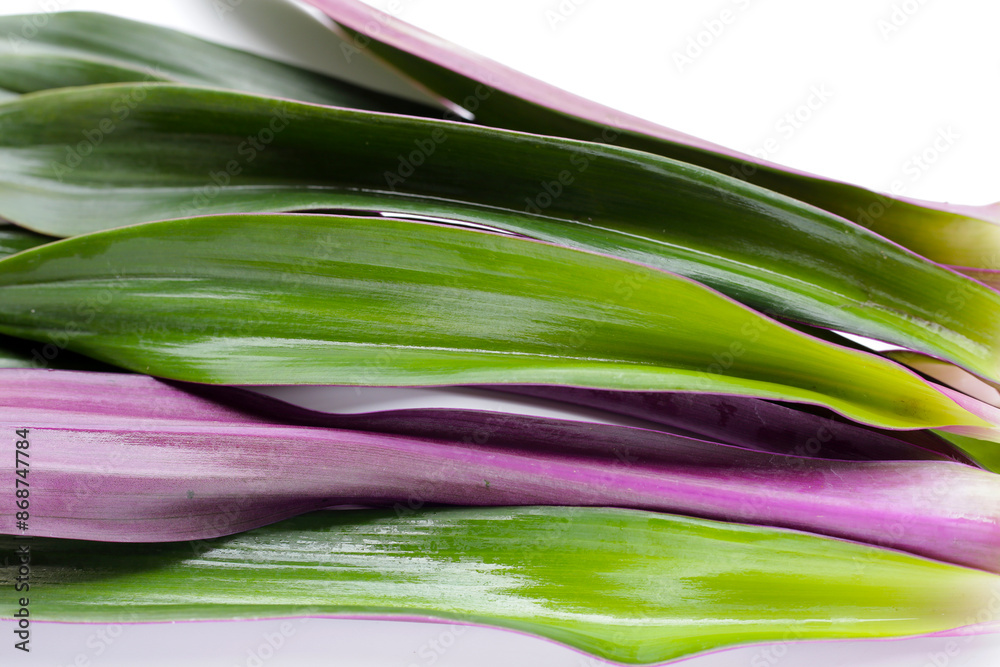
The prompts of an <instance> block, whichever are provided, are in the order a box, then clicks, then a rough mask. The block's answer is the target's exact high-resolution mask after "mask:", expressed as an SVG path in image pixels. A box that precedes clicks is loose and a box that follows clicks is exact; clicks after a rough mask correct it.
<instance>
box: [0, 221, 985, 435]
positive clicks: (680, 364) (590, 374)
mask: <svg viewBox="0 0 1000 667" xmlns="http://www.w3.org/2000/svg"><path fill="white" fill-rule="evenodd" d="M0 333H6V334H8V335H13V336H19V337H23V338H29V339H33V340H39V341H43V342H53V343H56V344H59V345H61V346H62V347H66V348H68V349H70V350H73V351H77V352H81V353H84V354H87V355H89V356H92V357H95V358H97V359H98V360H100V361H104V362H107V363H112V364H115V365H118V366H121V367H123V368H127V369H130V370H135V371H138V372H142V373H149V374H152V375H158V376H161V377H166V378H172V379H177V380H188V381H193V382H206V383H218V384H347V385H352V384H353V385H382V386H393V385H411V386H412V385H418V386H419V385H454V384H550V385H570V386H585V387H591V388H601V389H623V390H646V391H650V390H653V391H700V392H705V393H721V394H730V393H731V394H740V395H747V396H757V397H760V398H772V399H779V400H789V401H796V402H805V403H815V404H820V405H826V406H828V407H830V408H832V409H834V410H836V411H839V412H841V413H843V414H845V415H848V416H850V417H851V418H853V419H856V420H858V421H863V422H868V423H871V424H873V425H878V426H887V427H890V428H926V427H933V426H946V425H947V426H961V425H965V426H987V425H988V424H989V422H987V421H985V420H982V419H980V418H978V417H975V416H973V415H972V413H969V412H967V411H965V410H963V409H962V408H960V407H959V406H958V404H957V403H955V402H954V401H953V400H951V399H950V398H948V397H946V396H944V395H943V394H942V393H941V392H939V391H937V390H936V389H935V388H934V387H932V386H931V385H929V384H927V383H925V382H924V381H922V380H920V379H919V378H918V377H917V376H916V375H914V374H912V373H911V372H909V371H906V370H904V369H903V368H902V367H900V366H897V365H896V364H893V363H892V362H889V361H887V360H885V359H881V358H879V357H877V356H875V355H871V354H866V353H863V352H859V351H856V350H850V349H846V348H842V347H838V346H836V345H832V344H830V343H826V342H823V341H820V340H819V339H815V338H812V337H809V336H806V335H804V334H801V333H799V332H797V331H795V330H793V329H791V328H789V327H786V326H783V325H781V324H778V323H776V322H774V321H773V320H769V319H768V318H766V317H764V316H762V315H760V314H758V313H756V312H754V311H752V310H749V309H748V308H746V307H744V306H741V305H739V304H737V303H735V302H733V301H732V300H730V299H728V298H725V297H723V296H722V295H720V294H718V293H716V292H714V291H712V290H710V289H708V288H706V287H704V286H702V285H700V284H698V283H695V282H693V281H691V280H688V279H685V278H681V277H679V276H676V275H673V274H669V273H664V272H661V271H656V270H654V269H651V268H649V267H645V266H641V265H638V264H632V263H630V262H625V261H622V260H618V259H613V258H609V257H605V256H602V255H596V254H592V253H586V252H581V251H578V250H572V249H568V248H563V247H560V246H554V245H550V244H547V243H541V242H538V241H531V240H527V239H522V238H516V237H510V236H503V235H498V234H490V233H484V232H479V231H473V230H468V229H461V228H455V227H447V226H441V225H431V224H425V223H417V222H406V221H396V220H390V219H384V220H381V221H379V222H378V223H377V224H372V222H371V220H370V219H367V218H346V217H335V216H316V215H247V216H215V217H211V218H192V219H182V220H174V221H166V222H159V223H150V224H145V225H135V226H132V227H126V228H121V229H117V230H111V231H108V232H99V233H95V234H90V235H86V236H80V237H76V238H73V239H68V240H64V241H61V242H58V243H53V244H49V245H46V246H42V247H40V248H36V249H34V250H30V251H27V252H24V253H19V254H17V255H14V256H11V257H8V258H7V259H6V260H2V261H0ZM722 354H729V355H730V357H722V358H721V359H720V356H719V355H722Z"/></svg>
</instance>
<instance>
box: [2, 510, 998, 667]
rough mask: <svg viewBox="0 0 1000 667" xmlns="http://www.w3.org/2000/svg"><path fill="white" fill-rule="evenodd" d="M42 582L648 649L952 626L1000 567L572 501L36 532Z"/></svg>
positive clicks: (75, 606) (110, 613) (210, 614)
mask: <svg viewBox="0 0 1000 667" xmlns="http://www.w3.org/2000/svg"><path fill="white" fill-rule="evenodd" d="M13 546H14V542H13V540H11V539H10V538H0V548H3V549H8V548H13ZM12 571H13V569H12V568H9V569H6V570H3V572H4V574H3V576H2V577H0V585H3V586H5V587H6V586H12V585H13V576H14V575H13V574H11V572H12ZM35 585H37V586H38V589H39V590H42V591H45V597H44V600H45V604H43V605H38V606H37V608H36V607H33V608H32V618H34V619H52V620H60V621H94V622H116V621H123V620H131V621H169V620H177V619H191V618H259V617H276V616H348V617H375V618H411V619H412V618H421V619H439V620H446V621H457V622H461V623H479V624H485V625H492V626H497V627H502V628H509V629H512V630H518V631H522V632H528V633H531V634H535V635H540V636H542V637H547V638H550V639H553V640H556V641H558V642H562V643H564V644H568V645H569V646H573V647H576V648H578V649H581V650H584V651H587V652H590V653H592V654H595V655H598V656H601V657H603V658H607V659H611V660H617V661H621V662H627V663H633V664H637V663H653V662H661V661H664V660H671V659H675V658H680V657H683V656H686V655H690V654H693V653H698V652H702V651H708V650H712V649H718V648H723V647H727V646H734V645H738V644H743V643H751V642H767V641H776V640H780V641H788V640H789V639H834V638H849V637H855V638H860V637H898V636H908V635H916V634H927V633H939V632H947V631H950V630H954V629H956V628H960V627H962V626H966V625H969V624H972V623H975V622H976V621H975V619H976V614H977V612H978V611H979V610H980V609H984V608H987V605H989V604H991V600H993V596H994V595H995V594H996V590H997V588H998V586H1000V578H998V577H997V576H996V575H991V574H987V573H985V572H981V571H978V570H970V569H964V568H960V567H957V566H952V565H944V564H941V563H938V562H935V561H929V560H923V559H920V558H917V557H913V556H909V555H905V554H901V553H897V552H893V551H888V550H882V549H877V548H873V547H866V546H862V545H858V544H855V543H851V542H843V541H838V540H834V539H829V538H820V537H817V536H814V535H809V534H804V533H796V532H791V531H784V530H777V529H768V528H754V527H748V526H741V525H736V524H723V523H716V522H712V521H705V520H698V519H687V518H681V517H675V516H670V515H662V514H651V513H647V512H639V511H630V510H615V509H584V508H558V507H555V508H522V509H510V508H498V509H441V510H422V511H416V512H413V513H404V514H403V515H402V516H397V514H396V512H393V511H370V510H369V511H338V512H319V513H315V514H311V515H307V516H303V517H300V518H297V519H293V520H290V521H287V522H284V523H281V524H277V525H274V526H270V527H267V528H262V529H258V530H255V531H252V532H249V533H245V534H242V535H238V536H235V537H229V538H224V539H218V540H212V541H207V542H198V543H184V542H182V543H173V544H158V545H123V544H96V543H87V542H76V541H70V540H66V541H57V540H48V539H35V540H33V541H32V586H33V587H34V586H35ZM11 613H12V611H4V614H5V615H8V617H9V614H11Z"/></svg>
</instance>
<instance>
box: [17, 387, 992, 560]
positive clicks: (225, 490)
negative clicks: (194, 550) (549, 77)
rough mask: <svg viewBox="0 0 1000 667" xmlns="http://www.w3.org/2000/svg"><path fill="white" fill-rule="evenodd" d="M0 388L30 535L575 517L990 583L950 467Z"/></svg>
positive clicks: (982, 514) (965, 484) (988, 499)
mask: <svg viewBox="0 0 1000 667" xmlns="http://www.w3.org/2000/svg"><path fill="white" fill-rule="evenodd" d="M81 376H82V377H81ZM0 379H2V380H3V381H4V384H3V385H2V387H3V389H0V405H3V406H4V414H5V415H9V417H4V418H3V420H0V425H2V426H3V428H4V429H5V430H7V431H9V432H14V431H15V430H17V429H18V428H23V427H25V426H26V425H28V424H30V425H31V427H30V429H29V430H30V433H29V436H30V442H31V467H30V470H31V491H32V503H31V523H30V525H31V530H30V535H32V536H46V537H70V538H77V539H92V540H101V541H116V542H155V541H174V540H191V539H205V538H211V537H218V536H221V535H228V534H232V533H236V532H240V531H243V530H247V529H250V528H256V527H259V526H262V525H266V524H268V523H272V522H274V521H277V520H280V519H284V518H287V517H291V516H295V515H297V514H301V513H303V512H306V511H310V510H315V509H322V508H324V507H328V506H330V505H343V504H361V505H368V506H372V505H376V506H378V505H393V504H395V506H396V508H397V509H404V510H405V509H407V508H411V509H412V508H413V507H420V506H422V505H424V504H451V505H477V506H483V505H487V506H496V505H575V506H598V507H630V508H636V509H647V510H660V511H666V512H674V513H679V514H686V515H694V516H702V517H706V518H712V519H722V520H729V521H732V520H736V521H742V522H750V523H754V524H760V525H769V526H781V527H786V528H797V529H800V530H808V531H809V532H813V533H819V534H824V535H831V536H835V537H842V538H848V539H853V540H857V541H860V542H866V543H869V544H877V545H879V546H883V547H891V548H895V549H900V550H903V551H907V552H910V553H915V554H919V555H923V556H926V557H930V558H937V559H939V560H943V561H947V562H951V563H956V564H960V565H965V566H969V567H978V568H982V569H987V570H991V571H1000V560H998V558H997V552H998V549H1000V476H998V475H995V474H993V473H990V472H986V471H983V470H977V469H974V468H971V467H969V466H965V465H961V464H958V463H953V462H942V461H877V462H876V461H866V462H856V461H833V460H826V459H816V458H805V457H801V456H785V455H780V454H774V453H770V452H752V451H748V450H745V449H740V448H737V447H731V446H727V445H720V444H717V443H711V442H706V441H703V440H697V439H694V438H687V437H683V436H677V435H672V434H668V433H663V432H659V431H653V430H648V429H641V428H632V427H625V426H613V425H607V424H595V423H587V422H577V421H568V420H561V419H546V418H540V417H528V416H516V415H493V414H490V413H482V412H459V413H458V414H456V413H454V412H445V413H443V414H424V415H421V417H422V419H420V420H418V421H417V423H416V424H415V426H416V427H417V430H422V431H424V432H426V431H428V430H432V431H436V432H437V433H435V435H444V436H445V439H430V438H423V437H414V435H415V434H413V433H406V431H405V430H403V429H401V430H403V434H401V435H397V434H393V435H386V434H373V433H369V432H364V431H353V430H349V429H345V428H334V429H329V428H315V427H305V426H293V425H288V424H283V423H281V422H275V421H270V420H266V419H261V420H259V421H256V420H254V419H253V418H252V417H248V415H247V414H246V413H244V412H234V411H227V410H224V409H223V408H222V406H217V405H214V404H211V403H209V402H208V401H205V400H204V399H200V398H198V397H196V396H192V395H190V394H187V393H186V392H184V391H181V390H178V389H175V388H171V387H167V386H164V385H162V384H160V383H157V382H156V381H155V380H152V379H151V378H148V377H144V376H139V375H136V376H116V375H115V374H104V373H96V374H81V373H58V372H46V371H10V370H7V371H3V370H0ZM91 396H96V397H99V399H98V400H96V401H95V400H94V399H92V398H91ZM150 403H152V404H154V405H155V407H154V408H150V407H147V406H148V405H149V404H150ZM206 404H207V405H206ZM213 413H214V416H213ZM386 417H389V416H388V415H384V416H382V418H381V419H378V418H377V416H376V420H375V421H377V422H382V423H385V421H386ZM456 417H457V418H456ZM498 417H499V419H498ZM13 419H16V420H17V421H16V422H13V421H12V420H13ZM330 421H333V422H334V423H336V422H338V421H339V422H345V421H346V422H348V423H349V422H350V421H362V422H363V420H360V419H355V420H345V419H339V420H338V419H333V418H331V419H330ZM498 422H499V424H498ZM341 425H343V424H341ZM484 431H485V432H487V433H489V434H490V435H489V437H488V438H487V439H486V440H487V441H486V442H472V441H469V438H468V437H465V438H462V437H461V435H459V437H455V435H457V434H464V435H465V436H468V435H469V434H470V433H473V434H476V433H478V434H481V433H483V432H484ZM373 461H377V462H378V465H372V462H373ZM858 497H863V498H864V499H865V502H864V504H863V505H861V506H859V505H858V503H857V502H856V499H857V498H858ZM16 513H17V508H16V507H12V508H10V509H9V510H5V511H0V532H6V533H13V532H15V530H16V523H17V522H16V520H15V519H16V517H15V514H16Z"/></svg>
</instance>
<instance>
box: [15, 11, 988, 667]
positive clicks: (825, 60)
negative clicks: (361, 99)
mask: <svg viewBox="0 0 1000 667" xmlns="http://www.w3.org/2000/svg"><path fill="white" fill-rule="evenodd" d="M370 2H371V4H375V5H376V6H380V5H379V2H378V1H377V0H370ZM398 2H399V3H400V6H401V8H402V9H401V11H398V12H396V16H397V17H398V18H401V19H403V20H406V21H409V22H412V23H415V24H417V25H419V26H421V27H423V28H425V29H427V30H430V31H431V32H434V33H436V34H439V35H441V36H443V37H445V38H448V39H450V40H452V41H455V42H458V43H460V44H462V45H464V46H467V47H469V48H472V49H475V50H477V51H479V52H480V53H483V54H485V55H488V56H490V57H493V58H494V59H497V60H500V61H502V62H504V63H505V64H508V65H510V66H513V67H515V68H518V69H521V70H522V71H525V72H527V73H530V74H532V75H534V76H537V77H539V78H542V79H545V80H546V81H549V82H551V83H554V84H557V85H560V86H562V87H565V88H567V89H569V90H571V91H573V92H575V93H578V94H580V95H584V96H587V97H590V98H592V99H595V100H597V101H600V102H603V103H605V104H608V105H611V106H615V107H617V108H619V109H622V110H624V111H627V112H630V113H633V114H635V115H639V116H643V117H645V118H648V119H650V120H654V121H657V122H659V123H662V124H665V125H668V126H670V127H673V128H674V129H678V130H681V131H684V132H687V133H690V134H694V135H697V136H701V137H703V138H705V139H709V140H711V141H714V142H717V143H721V144H725V145H728V146H731V147H733V148H736V149H739V150H743V151H747V152H757V153H760V151H762V150H763V151H764V154H763V155H764V156H765V157H767V158H769V159H772V160H774V161H777V162H781V163H784V164H788V165H791V166H795V167H798V168H802V169H807V170H810V171H813V172H816V173H819V174H822V175H826V176H831V177H836V178H840V179H843V180H847V181H851V182H854V183H858V184H861V185H865V186H867V187H870V188H875V189H881V190H886V189H888V188H889V187H890V185H891V184H892V183H893V181H896V180H902V181H903V182H904V183H905V194H907V195H909V196H912V197H920V198H926V199H937V200H942V201H953V202H959V203H967V204H978V203H990V202H993V201H995V200H997V199H998V198H1000V178H998V177H1000V167H998V165H997V162H996V160H995V157H994V156H995V155H997V153H998V151H1000V130H998V129H997V113H998V109H1000V106H998V104H997V102H998V101H1000V96H998V94H997V84H996V82H997V80H998V74H1000V40H998V39H997V36H996V31H997V26H998V25H1000V3H997V2H995V0H949V1H948V2H943V1H941V0H936V1H935V0H924V1H923V2H918V0H907V1H906V2H903V1H902V0H841V1H840V2H837V3H833V2H815V1H813V2H807V1H803V0H716V1H715V2H696V1H694V0H687V1H680V0H614V2H612V0H563V1H562V2H560V1H559V0H477V1H476V2H469V0H465V1H462V0H398ZM383 4H384V3H383ZM54 8H58V9H93V10H101V11H108V12H112V13H116V14H119V15H122V16H128V17H131V18H139V19H143V20H148V21H151V22H156V23H160V24H163V25H167V26H170V27H174V28H178V29H182V30H186V31H189V32H192V33H194V34H197V35H199V36H202V37H205V38H209V39H214V40H216V41H220V42H224V43H227V44H231V45H236V46H241V47H243V48H246V49H249V50H254V51H257V52H259V53H262V54H264V55H271V56H273V57H279V58H282V59H284V60H287V61H289V62H294V63H299V64H304V65H308V66H310V67H312V68H314V69H318V70H323V71H327V72H330V73H339V74H341V75H343V76H345V77H348V78H352V79H354V80H356V81H359V82H362V83H368V84H369V85H373V86H376V87H380V88H383V89H387V90H396V91H399V92H403V91H405V90H406V85H405V84H404V83H402V82H399V81H398V80H393V78H392V77H391V76H390V75H387V74H385V73H382V72H379V71H378V69H377V68H376V67H374V66H371V65H368V66H366V65H364V64H363V63H360V64H359V63H358V61H357V60H355V63H354V64H353V65H352V66H351V67H347V66H346V65H345V64H344V63H343V61H342V59H341V57H340V55H339V49H338V43H337V41H336V40H334V39H331V37H330V34H329V33H328V30H327V28H326V27H325V25H324V23H323V22H322V21H319V20H317V19H316V18H314V16H315V13H314V12H310V11H308V10H303V9H301V8H300V7H298V6H296V5H295V4H294V3H293V2H291V1H290V0H289V1H286V0H158V1H157V2H146V3H141V2H135V0H65V1H62V0H2V4H0V13H3V14H16V13H34V12H42V11H46V10H52V9H54ZM727 12H728V13H727ZM0 38H5V36H0ZM817 90H822V91H823V93H822V95H819V96H813V93H814V91H817ZM410 94H413V93H412V91H411V93H410ZM811 96H812V97H811ZM820 97H822V98H823V99H822V100H820ZM810 101H811V102H812V106H813V107H814V108H812V109H810V108H809V106H808V105H809V102H810ZM803 105H805V106H803ZM789 114H792V116H791V117H789ZM796 114H797V115H798V117H797V118H796ZM941 131H945V132H950V133H951V134H952V135H957V137H958V138H957V139H956V140H955V141H954V143H953V144H951V145H950V146H948V148H947V150H944V151H936V152H935V151H933V149H932V146H933V143H934V139H935V137H936V136H937V135H938V133H939V132H941ZM925 151H931V152H930V153H925ZM919 156H923V162H922V164H923V165H924V166H921V164H918V163H917V162H916V161H915V160H914V157H919ZM930 158H933V159H930ZM42 595H44V594H43V593H42ZM276 632H278V633H280V622H266V621H262V622H254V623H197V624H164V625H148V626H131V627H117V626H86V625H61V624H36V625H35V626H34V636H33V640H32V647H33V652H32V653H31V654H30V656H24V655H21V654H19V652H16V651H13V650H12V649H10V648H9V647H8V640H9V638H10V637H11V636H12V634H11V632H10V624H9V623H8V624H0V637H5V638H6V639H4V640H3V643H0V656H2V660H0V663H2V664H3V665H5V666H6V665H8V664H9V665H15V664H26V665H44V666H45V667H61V666H63V665H71V664H77V665H81V666H85V665H95V666H110V665H116V666H117V665H171V666H173V665H178V664H182V665H189V666H192V667H193V666H195V665H225V666H228V667H235V666H237V665H240V666H246V667H253V666H254V665H268V666H269V667H272V666H273V667H279V666H286V665H330V666H335V667H340V666H347V665H350V666H352V667H390V666H391V667H431V665H437V666H440V667H455V666H458V665H479V666H483V667H491V666H499V665H524V666H525V667H532V666H536V665H537V666H542V665H544V666H546V667H550V666H551V667H571V666H572V667H583V666H584V665H586V666H591V665H599V664H603V663H601V662H599V661H595V660H592V659H590V658H585V657H581V656H580V655H579V654H577V653H574V652H573V651H570V650H567V649H565V648H563V647H560V646H557V645H554V644H551V643H548V642H544V641H541V640H537V639H533V638H530V637H523V636H519V635H514V634H511V633H504V632H499V631H495V630H489V629H483V628H472V629H468V630H467V631H465V632H462V631H461V630H460V629H459V630H456V629H455V628H453V627H452V626H446V625H428V624H415V623H388V622H367V623H366V622H359V621H343V620H341V621H330V620H313V621H310V622H309V623H305V624H302V623H299V622H295V624H294V626H293V632H292V633H290V634H287V633H286V637H285V638H284V639H283V640H281V641H280V642H279V641H277V640H276V639H275V637H276V636H277V635H275V633H276ZM268 637H271V643H272V644H275V643H280V644H281V647H280V648H279V649H278V650H270V649H269V645H268V639H267V638H268ZM949 641H951V640H947V639H943V638H923V639H914V640H897V641H877V642H836V643H823V644H811V645H810V644H799V645H786V644H777V645H771V646H763V647H748V648H743V649H737V650H734V651H727V652H723V653H719V654H715V655H709V656H702V657H699V658H696V659H692V660H690V661H687V662H685V663H683V664H685V665H686V666H687V667H730V666H733V667H735V666H737V665H739V666H743V665H749V666H750V667H774V666H777V665H781V666H783V667H834V666H838V667H839V666H840V665H856V666H859V667H876V666H878V667H924V666H925V665H933V666H934V667H946V666H947V667H952V666H959V665H964V666H966V667H973V666H975V667H995V666H996V665H997V664H1000V635H991V636H983V637H977V638H972V639H969V640H966V639H961V640H958V642H957V643H956V644H955V645H954V646H952V645H949ZM955 647H957V648H958V652H957V654H955V650H953V649H954V648H955ZM946 652H950V653H952V655H950V656H949V655H948V654H947V653H946ZM260 657H265V658H266V659H265V660H260Z"/></svg>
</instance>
